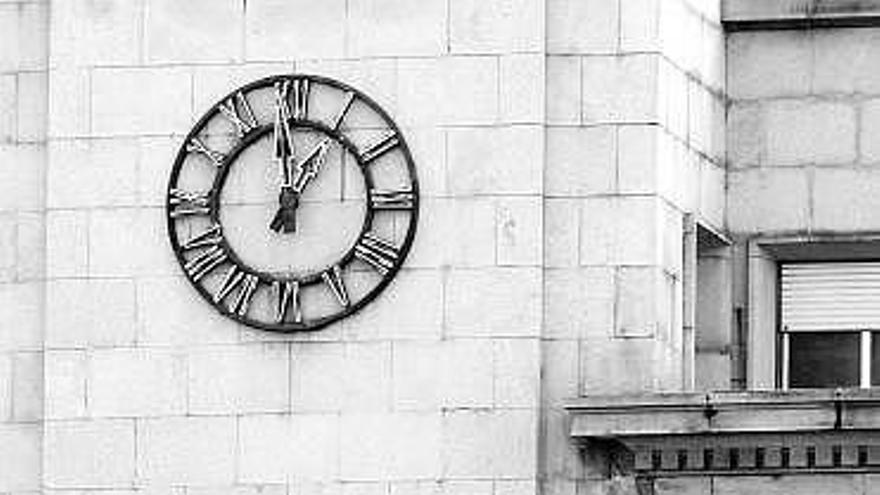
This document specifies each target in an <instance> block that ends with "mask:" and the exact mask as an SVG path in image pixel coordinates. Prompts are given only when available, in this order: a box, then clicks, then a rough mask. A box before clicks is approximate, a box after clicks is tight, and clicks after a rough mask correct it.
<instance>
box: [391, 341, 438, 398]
mask: <svg viewBox="0 0 880 495" xmlns="http://www.w3.org/2000/svg"><path fill="white" fill-rule="evenodd" d="M445 347H446V346H445V345H442V344H440V343H435V342H394V343H393V344H392V360H393V362H392V368H391V376H392V401H393V406H394V410H395V411H433V410H437V409H438V408H439V405H440V396H441V392H440V390H439V389H440V384H441V383H442V382H441V377H440V376H439V375H440V373H438V370H442V368H441V367H440V363H441V361H442V359H441V356H440V354H441V352H442V349H444V348H445Z"/></svg>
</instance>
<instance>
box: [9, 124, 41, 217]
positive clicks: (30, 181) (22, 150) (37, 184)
mask: <svg viewBox="0 0 880 495" xmlns="http://www.w3.org/2000/svg"><path fill="white" fill-rule="evenodd" d="M0 140H2V138H0ZM0 163H3V166H0V181H2V184H0V193H2V197H0V210H40V209H43V208H44V207H45V203H44V199H45V197H46V191H45V180H46V147H45V145H43V144H19V145H18V146H2V145H0Z"/></svg>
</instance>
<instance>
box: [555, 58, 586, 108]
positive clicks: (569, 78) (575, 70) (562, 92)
mask: <svg viewBox="0 0 880 495" xmlns="http://www.w3.org/2000/svg"><path fill="white" fill-rule="evenodd" d="M546 64H547V68H546V70H547V86H546V98H547V101H546V112H547V123H548V124H580V123H581V106H582V103H581V71H582V67H581V57H576V56H552V55H551V56H548V57H547V61H546Z"/></svg>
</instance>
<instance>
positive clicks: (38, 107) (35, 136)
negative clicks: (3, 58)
mask: <svg viewBox="0 0 880 495" xmlns="http://www.w3.org/2000/svg"><path fill="white" fill-rule="evenodd" d="M48 91H49V86H48V78H47V74H46V73H45V72H22V73H20V74H19V75H18V111H17V115H18V120H17V126H16V131H17V133H18V141H19V142H24V143H33V142H38V141H44V140H45V139H46V122H47V119H46V115H47V110H48V108H47V107H48V98H49V97H48Z"/></svg>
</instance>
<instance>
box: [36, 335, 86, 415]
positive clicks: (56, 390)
mask: <svg viewBox="0 0 880 495" xmlns="http://www.w3.org/2000/svg"><path fill="white" fill-rule="evenodd" d="M44 360H45V366H44V368H45V370H44V376H45V378H44V381H45V383H44V387H45V397H44V399H45V404H44V408H45V416H46V418H47V419H50V420H52V419H72V418H83V417H85V416H86V381H87V377H86V375H87V366H88V359H87V356H86V353H85V352H84V351H46V353H45V356H44Z"/></svg>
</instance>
